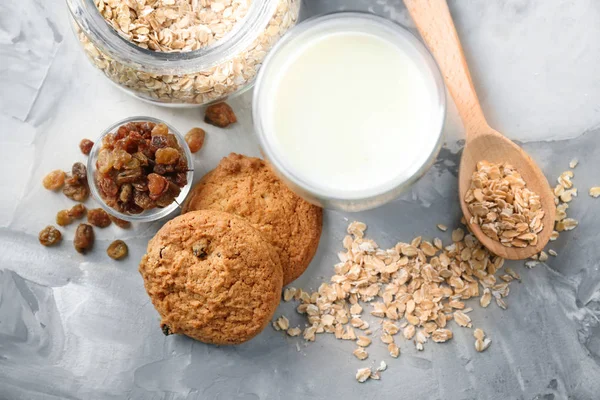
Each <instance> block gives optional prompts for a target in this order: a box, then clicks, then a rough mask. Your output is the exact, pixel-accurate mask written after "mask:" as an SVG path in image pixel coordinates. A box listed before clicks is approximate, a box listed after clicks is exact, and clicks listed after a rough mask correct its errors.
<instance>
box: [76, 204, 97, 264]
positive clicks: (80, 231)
mask: <svg viewBox="0 0 600 400" xmlns="http://www.w3.org/2000/svg"><path fill="white" fill-rule="evenodd" d="M90 211H91V210H90ZM73 246H75V250H77V252H79V253H81V254H85V253H86V252H87V251H88V250H91V248H92V247H93V246H94V228H92V226H91V225H88V224H79V226H78V227H77V230H76V231H75V238H73Z"/></svg>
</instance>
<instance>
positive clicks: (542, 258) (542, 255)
mask: <svg viewBox="0 0 600 400" xmlns="http://www.w3.org/2000/svg"><path fill="white" fill-rule="evenodd" d="M538 260H540V261H541V262H544V261H548V254H546V252H545V251H544V250H542V251H541V252H540V255H539V256H538Z"/></svg>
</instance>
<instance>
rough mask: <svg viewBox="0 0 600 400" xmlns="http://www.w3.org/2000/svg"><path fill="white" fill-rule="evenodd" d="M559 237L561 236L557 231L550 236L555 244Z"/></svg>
mask: <svg viewBox="0 0 600 400" xmlns="http://www.w3.org/2000/svg"><path fill="white" fill-rule="evenodd" d="M559 236H560V234H559V233H558V232H557V231H552V233H551V234H550V241H551V242H554V241H555V240H556V239H558V237H559Z"/></svg>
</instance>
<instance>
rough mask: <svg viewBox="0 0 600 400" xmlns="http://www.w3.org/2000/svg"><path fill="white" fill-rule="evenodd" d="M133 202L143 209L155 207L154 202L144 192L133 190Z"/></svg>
mask: <svg viewBox="0 0 600 400" xmlns="http://www.w3.org/2000/svg"><path fill="white" fill-rule="evenodd" d="M133 202H134V203H135V204H136V205H137V206H139V207H140V208H142V209H144V210H149V209H151V208H154V207H156V203H155V202H154V201H153V200H152V199H151V198H150V196H149V195H148V193H146V192H138V191H137V190H135V191H134V192H133Z"/></svg>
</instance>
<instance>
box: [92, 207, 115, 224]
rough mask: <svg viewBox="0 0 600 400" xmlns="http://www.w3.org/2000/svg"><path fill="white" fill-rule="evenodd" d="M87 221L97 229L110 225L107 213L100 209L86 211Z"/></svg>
mask: <svg viewBox="0 0 600 400" xmlns="http://www.w3.org/2000/svg"><path fill="white" fill-rule="evenodd" d="M87 220H88V222H89V223H90V224H92V225H94V226H97V227H98V228H106V227H107V226H109V225H110V217H109V216H108V213H107V212H106V211H104V210H103V209H101V208H94V209H91V210H88V213H87Z"/></svg>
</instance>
